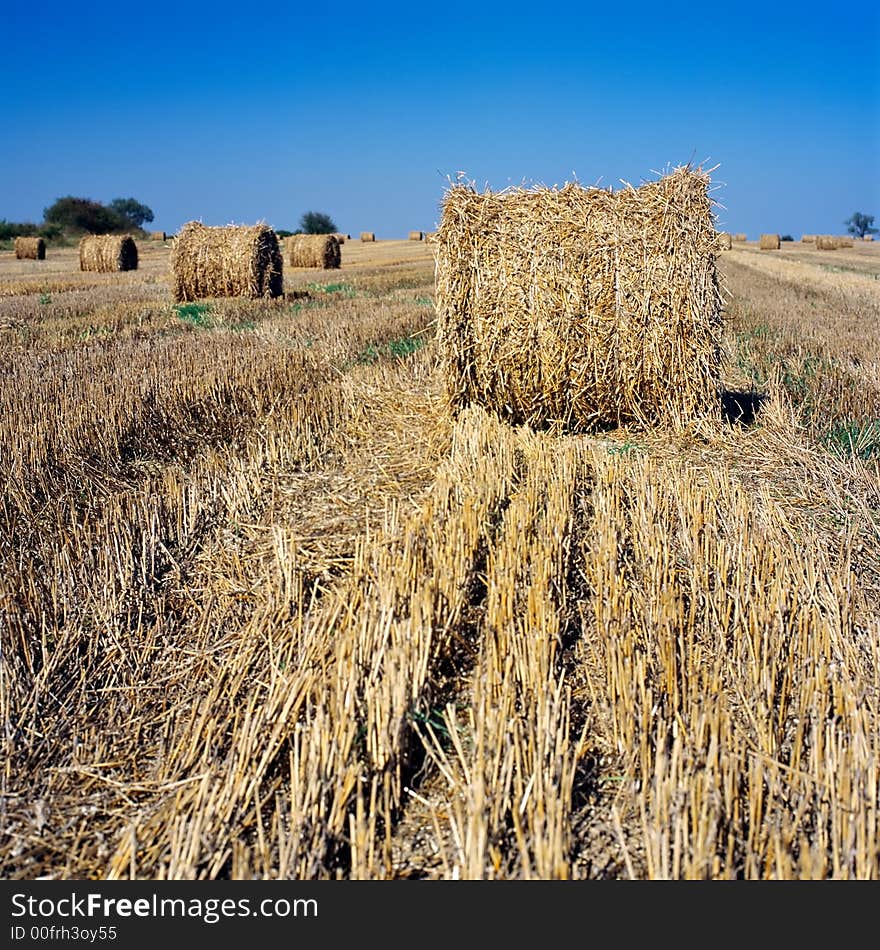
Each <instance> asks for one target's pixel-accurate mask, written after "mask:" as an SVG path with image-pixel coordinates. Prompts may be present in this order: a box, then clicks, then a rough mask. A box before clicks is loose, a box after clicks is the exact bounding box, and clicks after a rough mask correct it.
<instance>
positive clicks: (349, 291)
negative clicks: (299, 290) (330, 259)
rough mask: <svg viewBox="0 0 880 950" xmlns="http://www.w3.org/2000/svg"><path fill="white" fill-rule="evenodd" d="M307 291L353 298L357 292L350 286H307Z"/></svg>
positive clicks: (340, 284) (343, 284)
mask: <svg viewBox="0 0 880 950" xmlns="http://www.w3.org/2000/svg"><path fill="white" fill-rule="evenodd" d="M306 286H307V287H308V288H309V290H314V291H317V292H318V293H321V294H341V295H342V296H343V297H355V296H357V291H356V290H355V288H354V287H352V286H351V284H346V283H338V284H307V285H306Z"/></svg>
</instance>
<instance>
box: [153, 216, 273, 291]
mask: <svg viewBox="0 0 880 950" xmlns="http://www.w3.org/2000/svg"><path fill="white" fill-rule="evenodd" d="M171 275H172V281H171V284H172V287H171V289H172V294H173V296H174V299H175V300H176V301H178V302H182V301H190V300H199V299H200V298H203V297H249V298H251V299H258V298H260V297H280V296H281V295H282V294H283V293H284V262H283V260H282V257H281V249H280V247H279V246H278V236H277V235H276V234H275V232H274V231H273V230H272V228H270V227H269V226H268V225H267V224H256V225H254V226H252V227H247V226H237V225H234V224H230V225H226V226H225V227H208V226H207V225H204V224H202V223H201V222H199V221H190V222H188V223H187V224H185V225H184V226H183V227H182V228H181V230H180V233H179V234H178V235H177V237H176V239H175V241H174V246H173V248H172V250H171Z"/></svg>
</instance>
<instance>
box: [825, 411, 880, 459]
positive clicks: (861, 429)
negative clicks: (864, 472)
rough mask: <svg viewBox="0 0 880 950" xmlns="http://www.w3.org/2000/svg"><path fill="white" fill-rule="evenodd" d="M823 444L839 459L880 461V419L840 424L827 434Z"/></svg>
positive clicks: (849, 421)
mask: <svg viewBox="0 0 880 950" xmlns="http://www.w3.org/2000/svg"><path fill="white" fill-rule="evenodd" d="M824 444H825V447H826V448H827V449H828V450H829V451H830V452H832V453H833V454H834V455H836V456H838V457H839V458H860V459H862V460H864V461H866V462H867V461H870V460H871V459H880V419H872V420H870V421H868V422H858V421H856V420H854V419H849V420H847V421H845V422H841V423H839V424H838V425H836V426H834V427H833V428H832V429H831V430H830V431H829V432H828V434H827V435H826V436H825V439H824Z"/></svg>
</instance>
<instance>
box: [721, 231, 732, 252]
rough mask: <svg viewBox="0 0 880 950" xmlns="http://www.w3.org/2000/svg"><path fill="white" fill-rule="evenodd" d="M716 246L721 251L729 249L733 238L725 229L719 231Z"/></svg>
mask: <svg viewBox="0 0 880 950" xmlns="http://www.w3.org/2000/svg"><path fill="white" fill-rule="evenodd" d="M718 247H719V249H720V250H722V251H729V250H730V249H731V248H732V247H733V238H732V237H731V236H730V234H728V233H727V231H720V232H719V234H718Z"/></svg>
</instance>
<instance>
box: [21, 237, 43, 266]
mask: <svg viewBox="0 0 880 950" xmlns="http://www.w3.org/2000/svg"><path fill="white" fill-rule="evenodd" d="M14 247H15V259H16V260H17V261H25V260H28V261H44V260H46V242H45V241H44V240H43V239H42V238H41V237H17V238H16V239H15V245H14Z"/></svg>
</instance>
